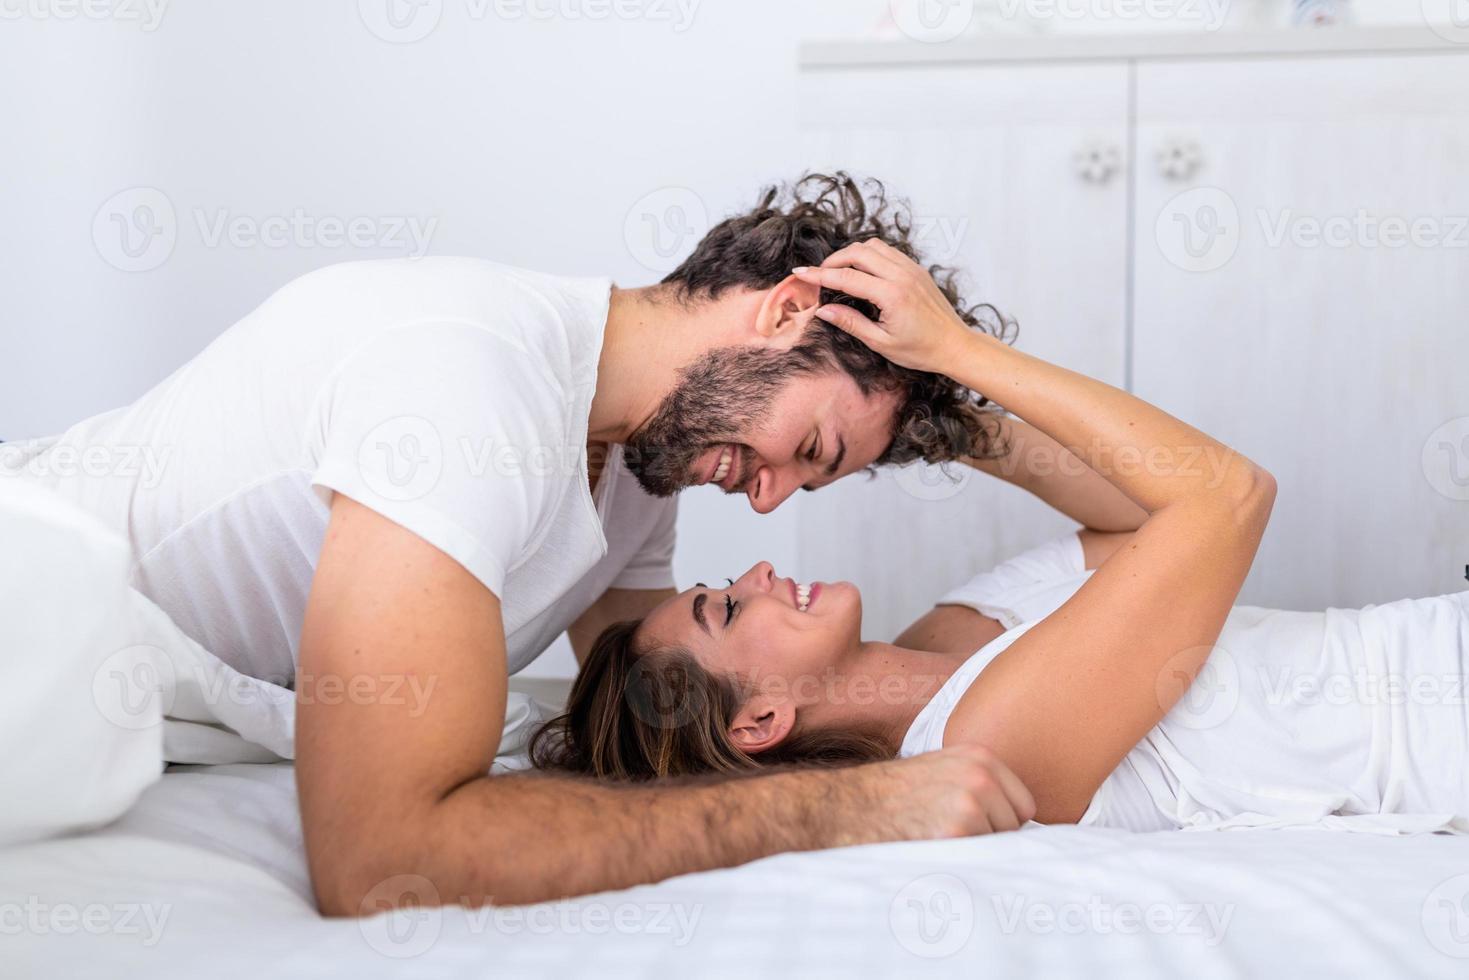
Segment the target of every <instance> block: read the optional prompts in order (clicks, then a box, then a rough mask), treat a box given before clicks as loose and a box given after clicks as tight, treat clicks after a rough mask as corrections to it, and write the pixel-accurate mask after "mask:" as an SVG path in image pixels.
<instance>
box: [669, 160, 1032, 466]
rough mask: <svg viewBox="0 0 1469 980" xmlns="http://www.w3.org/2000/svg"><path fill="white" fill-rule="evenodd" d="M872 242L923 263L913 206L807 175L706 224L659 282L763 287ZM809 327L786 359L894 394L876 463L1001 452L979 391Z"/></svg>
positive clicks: (709, 293)
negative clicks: (895, 403) (894, 408)
mask: <svg viewBox="0 0 1469 980" xmlns="http://www.w3.org/2000/svg"><path fill="white" fill-rule="evenodd" d="M872 238H877V239H880V240H882V241H884V242H886V243H887V244H889V245H891V246H892V247H894V248H896V249H898V250H899V251H900V252H902V253H903V254H904V255H907V256H908V257H909V258H911V259H913V260H914V261H916V262H919V263H920V264H921V263H922V261H923V260H922V258H921V257H920V255H919V253H918V249H917V248H916V247H915V245H914V243H913V216H912V210H911V209H910V208H909V206H908V204H907V203H906V202H904V201H901V200H891V199H889V197H888V194H887V191H886V189H885V188H884V187H883V184H882V182H881V181H879V180H877V179H875V178H868V179H866V180H862V181H858V180H857V179H855V178H853V177H852V176H851V175H850V174H847V173H846V172H844V171H840V170H839V171H836V172H835V173H831V174H818V173H812V174H806V175H805V176H803V177H801V178H800V179H799V180H797V181H796V182H795V183H794V184H791V185H788V186H777V187H768V188H766V189H765V190H764V191H762V193H761V195H760V201H759V203H758V204H757V205H756V206H755V207H754V208H753V209H752V210H750V211H748V212H746V213H744V214H738V215H734V216H732V217H729V218H726V219H725V220H723V221H721V222H720V223H719V224H717V225H715V226H714V227H713V228H711V229H710V230H709V233H708V234H707V235H705V236H704V238H703V239H702V240H701V241H700V242H699V244H698V246H697V247H695V249H694V251H693V254H691V255H690V256H689V257H688V258H687V259H685V260H684V261H683V263H682V264H681V265H680V266H679V267H678V268H677V269H674V270H673V271H672V272H671V273H669V274H668V276H667V277H665V278H664V280H663V283H664V284H665V285H667V286H671V287H673V288H674V290H675V291H676V294H677V296H678V298H679V299H681V300H683V301H689V300H695V301H696V300H699V299H717V298H718V297H719V295H720V294H721V293H723V292H724V291H725V290H727V289H732V288H739V287H745V288H749V289H755V290H760V289H769V288H771V287H773V286H775V285H777V284H778V283H780V282H781V281H782V280H784V279H785V278H786V277H787V276H789V275H790V272H791V270H792V269H793V268H796V267H797V266H819V265H821V263H822V262H823V261H825V260H826V258H827V256H829V255H831V254H832V253H833V252H836V251H839V250H840V249H843V248H845V247H846V246H848V245H851V244H853V243H856V242H863V241H867V240H868V239H872ZM928 272H929V274H930V275H932V276H933V279H934V282H935V283H936V284H937V285H938V287H939V289H940V290H941V291H942V292H943V294H944V297H945V298H946V299H947V300H948V301H949V303H950V304H951V305H952V306H953V307H954V312H955V313H957V314H958V315H959V317H960V319H962V320H963V321H964V322H965V323H967V324H968V325H969V326H970V327H972V328H974V329H975V330H983V331H985V332H986V333H990V334H993V335H994V336H996V337H999V338H1000V339H1002V340H1005V341H1007V342H1008V341H1010V340H1011V339H1013V336H1014V332H1015V323H1014V321H1013V320H1011V319H1009V318H1007V317H1005V316H1004V315H1002V314H1001V313H1000V311H999V310H997V309H996V308H995V307H994V306H992V305H990V304H988V303H980V304H975V305H973V306H971V305H968V304H966V303H965V301H964V299H963V298H962V297H961V296H960V295H959V288H958V285H957V283H956V274H955V272H954V270H952V269H949V268H946V267H944V266H939V265H930V266H928ZM821 302H822V303H823V304H826V303H842V304H845V305H847V306H851V307H854V308H856V309H857V310H859V311H861V312H862V313H863V314H865V315H866V316H868V317H869V318H871V319H874V320H875V319H877V317H878V315H879V314H878V309H877V307H876V306H874V305H873V304H872V303H869V302H867V301H866V300H863V299H858V298H857V297H855V296H848V295H847V294H845V293H840V292H837V291H835V290H831V289H823V290H822V291H821ZM815 322H816V323H817V324H818V325H819V327H820V329H817V330H808V331H807V334H806V336H805V337H803V338H802V340H801V342H800V344H798V345H797V346H796V347H795V348H794V349H793V350H792V352H791V353H792V354H793V355H794V356H796V357H798V358H801V359H803V360H805V361H807V362H808V363H809V364H811V365H813V366H814V365H816V364H827V365H832V364H834V365H836V366H839V367H840V368H841V369H843V370H844V371H846V372H847V374H849V375H851V377H852V379H853V380H854V381H856V383H857V387H858V388H859V389H860V390H861V391H862V393H863V394H864V395H866V394H870V393H871V392H874V391H900V392H902V393H903V400H902V403H901V405H900V407H899V409H898V412H897V415H896V416H895V417H894V423H893V438H892V442H891V443H890V444H889V445H888V448H887V450H886V451H885V452H884V453H883V454H882V456H880V457H879V458H878V460H877V465H887V464H896V465H901V464H904V463H910V462H913V461H914V460H919V459H922V460H925V461H927V462H930V463H945V462H949V461H952V460H958V459H961V458H963V457H965V456H972V457H976V458H981V459H982V458H992V457H994V456H998V455H1003V453H1004V452H1005V447H1004V446H1002V445H999V440H998V439H997V437H996V433H997V427H996V417H997V411H998V409H997V408H996V406H994V405H992V404H991V403H990V402H989V400H988V399H987V398H985V397H984V396H983V395H981V394H978V393H977V392H973V391H970V390H969V389H968V388H965V387H964V386H963V385H960V384H957V383H956V382H954V381H952V380H950V379H949V378H946V377H944V376H943V375H940V374H930V373H927V372H924V371H913V370H910V369H908V368H904V367H899V366H897V365H896V364H893V363H892V362H890V361H888V360H887V359H886V358H884V357H882V356H881V355H880V354H877V353H874V352H873V351H872V350H871V349H870V348H869V347H867V345H865V344H863V343H862V342H861V341H859V340H857V339H856V338H855V337H853V336H851V335H850V334H848V333H846V332H845V331H843V330H842V329H840V328H839V327H836V326H834V325H832V324H830V323H827V322H826V321H824V320H820V319H818V320H816V321H815Z"/></svg>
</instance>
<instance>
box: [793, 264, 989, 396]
mask: <svg viewBox="0 0 1469 980" xmlns="http://www.w3.org/2000/svg"><path fill="white" fill-rule="evenodd" d="M792 271H793V274H794V275H795V276H796V277H797V278H798V279H801V280H802V281H803V282H809V283H812V284H814V285H818V286H821V287H822V288H823V289H830V290H835V291H836V292H840V293H846V294H847V295H848V296H854V297H856V298H858V299H864V300H867V301H868V302H870V303H872V304H873V305H875V306H876V307H877V308H878V309H879V310H880V311H881V312H880V314H879V316H878V319H877V320H876V321H874V320H872V319H870V318H868V317H866V316H864V315H863V314H862V313H861V312H860V311H858V310H856V309H853V308H852V307H850V306H844V305H842V304H840V303H830V304H827V305H825V306H822V307H820V308H818V309H817V310H816V315H817V316H818V317H820V318H821V319H823V320H825V321H826V322H828V323H831V324H833V325H835V326H837V327H839V328H841V329H842V330H845V331H846V332H847V333H849V334H851V335H852V336H854V337H856V338H857V339H858V340H860V341H862V342H863V343H864V344H866V345H867V346H868V347H870V348H872V349H873V350H874V351H876V352H877V353H879V354H881V355H882V356H883V357H885V358H887V359H888V360H889V361H892V362H893V363H894V364H897V365H899V366H901V367H906V368H911V369H913V370H915V371H929V372H932V373H935V374H947V373H948V371H947V370H946V368H949V367H952V365H953V364H954V361H955V359H956V358H957V357H959V356H960V351H961V349H962V347H963V344H964V339H965V336H966V335H967V334H969V333H970V332H971V331H970V329H969V327H968V326H967V325H966V324H965V323H964V321H963V320H961V319H960V318H959V316H958V314H956V313H955V312H954V307H953V306H952V304H950V302H949V300H948V299H946V298H945V296H944V294H943V293H942V292H941V291H940V290H939V287H938V285H937V284H936V283H935V282H934V281H933V277H932V276H930V275H929V274H928V272H927V271H926V270H925V269H924V268H923V267H922V266H920V265H919V264H918V263H917V262H914V261H913V260H912V259H910V258H909V257H908V256H906V255H904V254H903V253H902V252H900V251H898V250H897V249H896V248H893V247H892V246H891V245H889V244H887V243H886V242H883V241H879V240H878V239H870V240H868V241H865V242H858V243H857V244H855V245H848V246H847V247H846V248H844V249H841V250H840V251H837V252H833V253H832V254H831V255H829V256H828V257H827V259H826V261H825V262H823V263H822V264H821V266H820V268H799V269H795V270H792Z"/></svg>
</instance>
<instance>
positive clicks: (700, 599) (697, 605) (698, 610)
mask: <svg viewBox="0 0 1469 980" xmlns="http://www.w3.org/2000/svg"><path fill="white" fill-rule="evenodd" d="M708 601H709V593H707V592H700V593H699V594H698V595H696V596H694V610H693V612H694V622H696V623H698V624H699V629H701V630H703V631H704V632H705V633H709V623H708V621H707V620H706V619H704V604H705V603H706V602H708ZM709 635H710V636H713V635H714V634H713V633H709Z"/></svg>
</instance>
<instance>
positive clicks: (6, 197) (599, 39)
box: [0, 0, 1408, 669]
mask: <svg viewBox="0 0 1469 980" xmlns="http://www.w3.org/2000/svg"><path fill="white" fill-rule="evenodd" d="M390 2H391V3H393V4H395V5H396V6H397V8H398V9H399V10H400V12H401V11H403V10H407V11H409V12H413V11H414V10H415V9H416V11H417V13H416V16H417V17H419V18H423V19H418V20H411V21H410V22H409V23H408V27H407V28H406V29H405V30H403V31H398V32H395V31H394V30H393V29H391V28H390V27H389V26H388V24H387V21H386V19H385V12H386V11H387V10H388V9H389V3H390ZM416 2H417V4H418V6H417V7H415V6H414V4H413V2H412V0H361V2H352V0H333V2H309V3H302V2H299V0H251V2H248V3H226V2H222V0H220V2H207V0H176V2H174V3H168V2H167V0H129V2H127V3H124V2H122V0H89V5H88V6H87V7H86V8H85V9H83V8H81V5H80V4H79V3H78V2H77V0H0V79H3V81H4V83H5V85H4V91H5V93H6V96H7V97H6V98H5V99H4V100H3V101H0V140H3V142H0V153H3V157H0V173H3V174H4V180H3V183H0V221H3V226H4V228H5V232H6V233H5V235H4V236H3V237H0V357H3V365H4V367H5V371H4V374H3V382H0V438H3V439H16V438H23V437H27V436H34V435H40V434H45V433H48V432H52V431H55V430H58V429H60V428H63V427H64V426H66V425H67V424H69V423H70V422H72V421H75V420H76V419H78V418H81V417H83V416H86V415H88V414H92V413H95V412H100V411H104V410H107V409H109V408H113V407H115V406H118V405H121V404H124V403H126V402H127V401H129V400H131V399H132V398H134V397H136V396H137V395H138V394H140V393H141V392H143V391H144V390H146V389H147V388H148V387H149V386H151V385H152V384H154V383H155V382H157V381H158V380H160V379H161V378H162V377H164V376H165V375H166V374H167V373H168V372H169V371H171V370H172V369H174V368H175V367H177V366H178V365H180V364H182V363H183V362H184V361H186V360H187V359H188V358H189V357H190V356H192V355H193V354H194V353H196V352H197V351H198V350H199V349H200V348H201V347H203V346H204V345H205V344H207V343H208V342H209V341H210V339H211V338H213V337H214V336H215V335H216V334H218V333H219V332H220V331H221V330H223V329H224V328H225V327H227V326H228V325H229V324H230V323H232V322H233V321H234V320H236V319H237V318H238V317H240V316H241V315H242V314H244V313H245V312H247V311H248V310H249V309H251V308H252V307H253V306H255V305H256V304H257V303H258V302H260V300H261V299H263V298H264V297H265V296H266V295H267V294H268V293H269V292H270V291H271V290H273V289H274V288H276V287H277V286H279V285H280V284H282V283H283V282H285V281H287V280H288V279H290V278H292V277H294V276H296V275H299V274H301V273H303V272H305V271H307V270H310V269H313V268H316V267H318V266H321V265H324V264H328V263H332V262H338V261H344V260H349V259H355V258H364V257H371V256H388V255H402V254H407V253H410V252H413V251H416V250H419V249H420V248H422V249H423V250H426V251H428V252H430V253H437V254H473V255H482V256H487V257H491V258H495V259H499V260H502V261H507V262H511V263H516V264H521V265H526V266H531V267H535V268H539V269H543V270H547V271H554V272H562V273H568V274H604V275H611V276H613V277H614V278H615V279H616V281H617V282H619V283H620V284H622V285H629V286H630V285H638V284H642V283H646V282H650V281H653V280H655V279H656V278H657V276H658V271H657V270H656V268H650V267H649V266H650V265H652V266H657V265H659V264H660V262H659V261H658V256H657V255H656V254H653V253H652V252H651V251H650V245H651V241H650V240H649V239H648V237H647V234H648V230H647V227H646V225H645V224H644V220H645V217H646V218H649V219H651V220H654V221H659V220H661V221H663V222H664V223H665V226H664V228H663V234H664V237H663V238H662V242H663V243H664V244H667V245H669V246H670V247H672V246H674V245H677V246H678V247H680V248H682V249H686V248H687V247H688V246H690V245H691V244H692V241H693V239H694V237H695V235H696V234H697V232H698V230H699V228H700V227H701V226H702V223H703V221H704V220H706V218H703V217H701V212H702V214H703V215H704V216H707V218H714V219H717V218H718V217H719V216H721V215H722V214H723V213H724V212H726V211H727V210H730V209H732V208H734V207H738V206H740V205H743V204H745V203H747V202H748V201H749V200H750V199H751V198H752V196H753V195H754V193H755V190H756V188H757V187H759V186H760V185H761V184H762V183H764V182H766V181H770V180H775V179H780V178H785V177H789V176H792V175H794V174H796V173H798V172H799V171H800V169H801V168H802V167H803V166H804V165H805V163H806V161H805V160H803V159H802V154H801V150H800V147H801V141H800V140H799V138H798V134H797V124H796V120H797V115H796V105H795V99H796V85H795V80H796V47H797V44H798V42H799V40H800V39H801V38H803V37H825V36H846V35H853V34H860V33H865V32H868V31H869V30H871V29H872V27H873V25H875V24H876V23H878V22H879V21H880V20H882V19H883V17H884V15H885V14H886V12H887V9H888V4H887V2H886V0H802V2H791V0H498V2H497V0H416ZM1403 2H1405V0H1374V6H1373V7H1372V8H1371V9H1373V10H1378V9H1379V8H1380V9H1387V8H1388V7H1391V8H1392V9H1393V10H1396V9H1397V8H1398V6H1400V5H1401V4H1402V3H1403ZM1404 9H1405V10H1406V9H1407V8H1404ZM531 10H534V11H537V12H545V11H551V12H553V16H550V17H549V18H547V17H544V16H532V15H531V13H530V11H531ZM558 10H559V11H562V12H563V13H560V14H555V13H554V12H555V11H558ZM629 11H630V12H632V13H634V14H637V15H638V16H635V17H633V18H631V19H628V18H626V17H623V16H619V14H618V12H623V13H626V12H629ZM599 12H600V15H599ZM1403 16H1405V17H1406V16H1408V15H1406V14H1404V15H1403ZM1373 19H1382V18H1379V17H1376V16H1374V18H1373ZM1387 19H1391V18H1390V17H1389V18H1387ZM373 26H375V27H376V29H377V33H374V30H373V29H372V28H373ZM423 26H432V28H433V29H432V30H430V31H428V32H427V33H426V34H425V36H423V37H422V38H421V39H418V40H416V41H411V42H410V43H393V42H394V41H398V42H402V41H405V40H407V38H408V37H409V36H410V35H412V34H414V33H416V32H417V29H418V28H419V27H423ZM1049 26H1050V27H1052V28H1053V29H1057V30H1063V29H1077V28H1078V27H1079V26H1081V25H1079V24H1078V23H1076V22H1075V21H1073V20H1062V21H1059V22H1057V23H1056V24H1054V25H1049ZM380 35H381V36H380ZM384 37H386V38H388V39H384ZM681 189H682V190H681ZM900 190H901V189H900ZM140 205H141V206H146V208H148V209H150V210H147V211H140V210H138V209H139V206H140ZM680 207H681V208H682V209H683V210H682V211H681V212H680V211H679V210H677V208H680ZM680 213H681V214H683V215H684V217H685V218H687V219H688V220H687V222H686V225H687V227H686V229H685V230H686V231H687V232H688V233H686V234H684V235H682V236H681V237H680V236H676V235H675V234H674V232H675V231H677V230H678V229H677V228H671V227H669V226H668V225H669V223H670V222H673V221H674V219H676V218H677V217H678V216H679V214H680ZM150 215H151V216H152V221H153V224H152V226H151V227H152V229H153V230H155V231H157V230H160V229H161V230H163V231H164V232H165V234H164V235H162V236H158V237H155V238H153V239H149V238H146V237H144V233H145V232H146V231H147V230H148V229H146V228H143V227H140V226H139V225H138V223H137V222H138V221H139V220H140V219H142V218H147V217H149V216H150ZM296 215H299V216H300V217H302V218H305V219H307V220H309V221H311V222H313V223H316V222H320V221H322V220H324V219H325V220H329V221H336V222H341V223H345V222H348V221H351V220H352V219H362V220H363V221H365V225H364V226H363V231H364V233H365V235H366V237H367V238H368V239H369V240H370V243H369V244H367V245H366V246H362V247H358V246H353V245H343V244H339V243H334V242H332V241H330V240H328V237H327V236H326V235H324V234H323V233H322V232H321V230H320V229H319V228H317V229H314V230H308V231H301V232H290V231H289V230H288V231H287V235H286V240H285V241H284V242H279V243H276V242H270V241H262V240H260V236H261V234H263V233H269V232H270V231H272V230H273V225H272V222H273V221H275V220H278V219H291V218H292V217H293V216H296ZM221 222H226V223H228V222H235V223H237V225H238V227H237V230H236V232H235V233H234V234H233V235H231V234H229V233H225V234H224V235H223V237H216V235H215V233H216V232H217V231H218V230H219V228H220V223H221ZM404 222H407V223H410V224H412V225H415V226H417V227H418V228H420V229H427V230H429V231H430V232H431V234H430V235H429V236H428V238H427V241H426V243H422V245H420V243H417V242H414V241H411V240H406V239H405V238H404V237H403V236H402V235H401V234H397V231H396V230H397V228H398V226H399V225H400V224H402V223H404ZM680 227H683V226H680ZM124 232H126V234H127V235H128V236H129V237H128V238H127V239H126V241H127V242H130V243H132V244H133V245H139V246H147V245H148V242H149V241H152V245H151V246H150V247H143V248H142V251H141V254H140V255H138V256H136V257H133V256H130V255H128V254H127V253H126V252H124V251H123V250H122V245H123V244H124V241H125V239H124V238H123V237H122V236H123V234H124ZM170 232H171V235H172V244H171V249H170V248H169V247H168V243H169V241H170V237H169V234H168V233H170ZM337 233H338V234H340V231H338V232H337ZM130 269H132V270H135V271H128V270H130ZM800 506H801V501H800V500H799V499H797V500H795V501H793V502H791V503H790V504H788V505H787V506H786V507H784V508H782V510H781V511H780V512H779V513H777V514H776V515H773V516H771V517H768V518H764V519H761V518H756V517H755V516H754V515H753V514H751V513H750V512H749V510H748V508H747V507H745V505H744V504H743V503H742V502H740V501H737V500H726V499H723V498H721V497H719V496H718V495H717V494H715V493H712V492H709V491H701V492H695V493H692V494H690V495H688V496H687V498H686V499H685V501H684V504H683V518H682V520H681V523H680V536H681V547H680V551H679V560H678V565H677V572H678V575H679V579H680V581H683V582H688V581H692V580H694V579H696V578H704V579H708V580H711V581H717V580H718V579H719V578H721V577H722V576H723V575H726V574H729V575H734V574H737V572H738V571H739V570H741V569H743V568H745V567H747V566H748V565H749V564H750V563H751V562H752V561H754V560H756V559H758V558H770V559H772V560H773V561H775V562H776V564H777V567H779V568H782V569H783V570H784V569H790V570H791V571H792V572H794V573H795V574H798V575H799V574H801V570H800V568H799V567H797V566H796V565H795V554H796V547H795V541H796V534H795V529H796V528H797V526H798V521H799V520H800ZM550 667H551V669H563V668H564V667H565V661H564V660H563V661H561V662H560V664H559V665H557V664H555V663H552V664H551V665H550Z"/></svg>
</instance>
